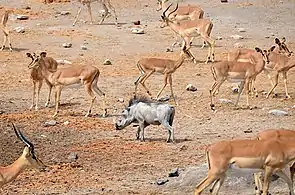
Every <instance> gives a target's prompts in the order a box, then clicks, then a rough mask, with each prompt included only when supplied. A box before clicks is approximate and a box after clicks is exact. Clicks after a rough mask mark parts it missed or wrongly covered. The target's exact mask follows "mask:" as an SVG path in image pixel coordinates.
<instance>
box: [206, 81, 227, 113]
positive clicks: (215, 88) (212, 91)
mask: <svg viewBox="0 0 295 195" xmlns="http://www.w3.org/2000/svg"><path fill="white" fill-rule="evenodd" d="M224 81H225V79H224V78H223V79H222V80H216V81H215V82H214V83H213V85H212V87H211V89H210V90H209V93H210V100H211V103H210V107H211V110H215V105H214V102H213V96H214V94H215V92H216V91H219V88H220V86H221V85H222V83H223V82H224Z"/></svg>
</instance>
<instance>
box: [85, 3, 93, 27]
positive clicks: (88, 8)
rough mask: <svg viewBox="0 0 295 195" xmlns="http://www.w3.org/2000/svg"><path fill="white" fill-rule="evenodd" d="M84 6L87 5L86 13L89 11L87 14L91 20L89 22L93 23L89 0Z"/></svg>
mask: <svg viewBox="0 0 295 195" xmlns="http://www.w3.org/2000/svg"><path fill="white" fill-rule="evenodd" d="M86 6H87V10H88V13H89V16H90V21H91V23H90V24H93V18H92V12H91V5H90V2H88V3H86Z"/></svg>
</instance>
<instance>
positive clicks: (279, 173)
mask: <svg viewBox="0 0 295 195" xmlns="http://www.w3.org/2000/svg"><path fill="white" fill-rule="evenodd" d="M276 174H277V175H278V176H279V177H280V178H282V179H283V180H284V181H285V182H286V183H287V184H288V187H289V191H290V192H289V193H290V195H294V190H293V185H292V181H291V179H290V178H289V177H288V175H287V174H286V173H285V172H284V171H283V170H279V171H277V172H276Z"/></svg>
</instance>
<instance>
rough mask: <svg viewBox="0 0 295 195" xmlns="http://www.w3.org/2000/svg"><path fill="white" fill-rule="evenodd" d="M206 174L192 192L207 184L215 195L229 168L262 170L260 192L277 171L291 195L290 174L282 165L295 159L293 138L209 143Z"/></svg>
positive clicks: (265, 187) (201, 188)
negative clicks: (291, 140) (290, 139)
mask: <svg viewBox="0 0 295 195" xmlns="http://www.w3.org/2000/svg"><path fill="white" fill-rule="evenodd" d="M206 155H207V163H208V167H209V170H208V174H207V177H206V178H205V179H203V180H202V181H201V182H200V183H199V184H198V185H197V187H196V189H195V195H199V194H201V192H202V191H203V190H204V189H205V188H207V187H208V186H209V185H211V184H213V186H212V190H211V192H212V194H214V195H217V194H218V192H219V190H220V187H221V185H222V184H223V182H224V180H225V177H226V172H227V171H228V169H230V168H234V167H237V168H240V169H244V168H246V169H252V170H253V171H259V172H261V170H264V182H263V192H262V195H268V189H269V182H270V181H269V180H270V176H271V175H272V174H273V173H276V174H277V175H279V176H280V177H281V178H282V179H283V180H284V181H285V182H286V183H287V184H288V187H289V191H290V195H294V191H293V185H292V182H291V180H290V178H289V177H288V176H287V175H286V173H285V172H284V171H282V169H283V168H284V167H285V166H286V165H287V164H288V163H289V162H290V161H292V160H294V159H295V144H294V142H287V141H279V140H273V139H272V140H230V141H219V142H217V143H215V144H213V145H211V146H210V147H209V148H208V149H207V151H206Z"/></svg>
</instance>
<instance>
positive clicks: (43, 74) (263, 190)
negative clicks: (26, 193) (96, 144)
mask: <svg viewBox="0 0 295 195" xmlns="http://www.w3.org/2000/svg"><path fill="white" fill-rule="evenodd" d="M79 1H80V3H81V5H86V6H87V9H88V12H89V16H90V21H91V23H93V18H92V12H91V3H92V2H95V1H99V2H100V3H101V4H102V6H103V10H104V12H103V16H102V19H101V21H100V22H99V24H101V23H102V22H103V21H104V19H105V18H106V17H107V16H108V15H109V14H110V15H112V16H113V17H114V18H115V25H118V21H117V14H116V11H115V8H114V7H113V6H112V4H111V3H110V0H79ZM45 2H46V1H45ZM171 8H172V4H170V5H168V0H158V9H157V10H158V11H160V10H161V11H162V15H161V17H162V22H163V23H162V25H161V27H165V26H168V27H169V28H170V29H171V30H172V31H173V32H174V34H175V42H174V43H173V44H172V49H173V47H174V46H175V45H176V44H177V43H178V39H179V38H180V39H181V40H182V46H181V48H182V49H181V52H180V56H179V58H178V59H177V60H171V59H163V58H142V59H140V60H139V61H138V62H137V68H138V69H139V72H140V75H139V77H138V79H137V80H136V81H135V83H134V84H135V92H134V94H135V97H136V96H137V89H138V85H139V84H141V85H142V86H143V87H144V89H145V90H146V92H147V94H148V95H149V96H151V97H152V94H151V92H150V90H149V89H148V87H147V86H146V85H145V82H146V80H147V79H148V78H149V77H150V76H151V75H152V74H153V73H160V74H162V75H164V85H163V87H162V88H161V89H160V91H159V92H158V93H157V96H156V98H158V97H159V96H160V94H161V93H162V91H163V90H164V88H165V87H166V85H167V84H168V83H169V85H170V90H171V97H172V99H173V100H174V103H175V104H176V105H178V104H177V102H176V99H175V96H174V93H173V88H172V74H173V73H174V72H175V71H176V70H177V69H178V68H179V67H180V66H181V65H182V64H183V63H184V61H185V59H186V58H188V57H189V58H191V60H193V62H194V63H197V61H196V57H195V55H194V54H193V53H192V52H191V51H190V48H191V44H192V41H193V39H194V38H196V37H201V38H202V39H203V41H204V44H203V46H202V47H204V46H205V44H208V46H209V50H208V55H207V58H206V61H205V63H208V62H212V65H211V72H212V75H213V79H214V83H213V85H212V87H211V89H210V90H209V92H210V99H211V104H210V105H211V109H212V110H215V109H216V108H215V105H214V101H213V97H214V96H215V95H216V94H217V93H218V92H219V88H220V86H221V85H222V83H223V82H224V81H225V80H228V81H231V82H240V90H239V93H238V96H237V100H236V102H235V106H237V104H238V102H239V98H240V95H241V93H242V91H243V89H244V91H245V93H246V95H247V107H249V108H251V107H250V104H249V95H250V94H252V96H254V94H255V95H256V96H258V92H257V90H256V88H255V80H256V77H257V75H258V74H259V73H261V72H262V71H264V72H265V73H266V74H267V76H268V78H269V79H270V82H271V86H272V87H271V89H270V90H269V92H268V93H267V95H266V98H268V97H269V96H270V95H271V94H272V93H273V92H274V89H275V88H276V86H277V84H278V76H279V74H280V73H282V74H283V80H284V84H285V96H286V98H290V94H289V92H288V87H287V72H288V71H289V70H290V69H291V68H293V67H294V66H295V57H294V55H293V52H292V51H290V50H289V48H288V47H287V45H286V39H285V38H283V39H282V40H280V39H278V38H276V39H275V40H274V42H275V46H272V47H271V48H270V49H268V50H262V49H260V48H258V47H256V48H255V49H234V50H232V51H229V52H228V58H227V60H224V61H221V62H217V63H213V62H214V60H215V59H214V57H215V56H214V44H215V41H214V39H213V38H212V37H210V35H211V31H212V29H213V23H212V22H211V21H210V19H208V18H204V11H203V10H202V9H201V8H200V7H199V6H196V5H182V6H178V4H177V5H176V6H175V8H174V9H172V10H171ZM81 10H82V7H80V8H79V11H78V13H77V15H76V17H75V19H74V22H73V25H75V24H76V22H77V20H78V17H79V14H80V12H81ZM0 11H2V12H0V13H1V15H2V20H1V23H0V28H1V30H2V31H3V33H4V41H3V44H2V47H1V49H0V50H1V51H2V50H3V49H5V44H6V42H7V41H8V44H9V50H10V51H12V46H11V42H10V36H9V30H8V28H7V26H6V24H7V22H8V15H9V14H10V13H12V12H13V11H12V10H4V12H3V10H2V9H0ZM46 55H47V54H46V52H41V53H40V54H37V55H36V54H35V53H33V54H31V53H27V57H28V58H30V59H31V60H32V61H31V63H30V64H29V65H28V67H29V69H30V70H31V79H32V81H33V98H32V106H31V109H33V108H35V109H36V110H38V104H39V93H40V89H41V87H42V84H43V80H45V82H46V83H47V85H48V86H49V93H48V96H47V101H46V104H45V106H48V105H49V102H50V96H51V89H52V87H54V88H55V112H54V115H53V116H54V117H56V116H57V114H58V106H59V101H60V95H61V90H62V88H63V87H64V86H67V85H73V84H77V83H81V84H82V85H83V86H84V87H85V90H86V91H87V93H88V94H89V97H90V106H89V109H88V111H87V113H86V115H85V117H88V116H89V115H90V114H91V109H92V106H93V103H94V101H95V99H96V95H99V96H103V116H105V115H106V114H107V110H106V108H105V93H103V92H102V91H101V90H100V89H99V88H98V86H97V82H98V78H99V74H100V72H99V70H98V69H97V68H96V67H94V66H91V65H86V66H75V67H74V66H73V67H68V68H60V67H58V62H57V61H56V60H55V59H53V58H51V57H47V56H46ZM270 72H274V74H275V75H274V81H273V79H272V77H271V76H270ZM36 88H37V89H36ZM36 94H37V95H36ZM12 127H13V129H14V132H15V134H16V135H17V137H18V138H19V139H20V140H21V141H22V142H23V143H24V144H25V145H26V146H25V148H24V151H23V154H22V155H21V156H20V157H19V158H18V159H17V160H16V161H15V162H14V163H13V164H11V165H9V166H7V167H0V187H2V186H3V185H4V184H6V183H8V182H11V181H12V180H14V179H15V178H16V177H17V176H18V175H19V173H20V172H21V171H22V170H24V169H26V168H27V167H29V166H33V167H35V168H37V169H39V170H42V169H44V168H45V167H46V165H45V164H44V163H43V162H42V161H41V160H40V159H38V157H37V156H36V154H35V152H34V145H33V144H32V143H31V142H29V141H28V140H27V139H26V138H25V136H24V135H23V134H22V132H21V131H19V130H17V128H16V127H15V126H14V124H12ZM294 141H295V131H293V130H286V129H268V130H264V131H261V132H259V133H258V135H257V137H255V138H253V139H245V140H229V141H219V142H217V143H215V144H212V145H211V146H210V147H208V148H207V150H206V155H207V162H208V167H209V170H208V175H207V177H206V178H205V179H204V180H202V181H201V182H200V183H199V184H198V185H197V187H196V189H195V195H198V194H201V192H202V191H203V190H204V189H205V188H207V187H209V186H211V188H210V193H212V194H214V195H216V194H218V192H219V189H220V187H221V185H222V184H223V182H224V180H225V177H226V172H227V170H228V169H230V168H232V167H238V168H247V169H253V170H254V171H256V172H257V173H255V174H254V181H255V194H257V195H258V194H262V195H268V189H269V183H270V176H271V175H272V174H273V173H275V174H277V175H278V176H280V177H281V178H282V179H283V180H284V181H285V182H286V183H287V185H288V188H289V193H290V194H291V195H294V190H293V177H294V173H295V142H294ZM286 167H288V168H289V170H290V173H286V171H285V168H286ZM263 172H264V174H262V173H263ZM262 175H264V176H263V182H262V181H261V177H262ZM289 175H290V176H289Z"/></svg>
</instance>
